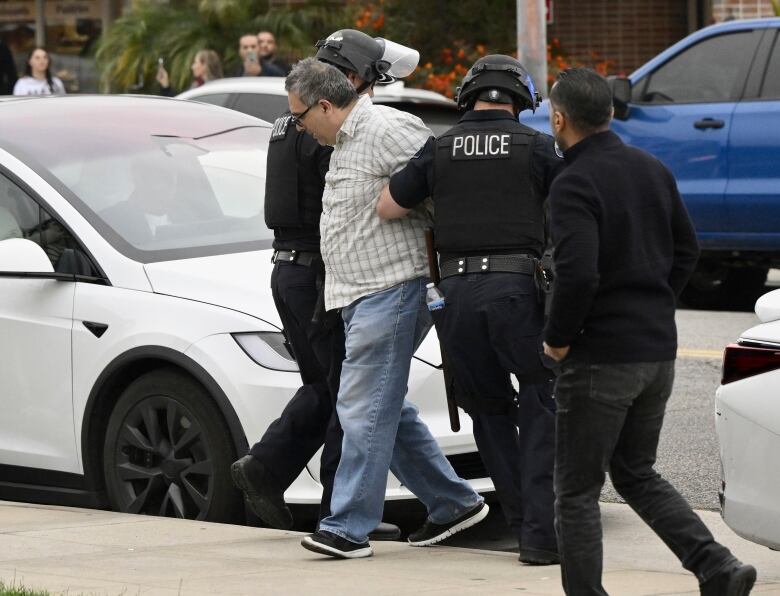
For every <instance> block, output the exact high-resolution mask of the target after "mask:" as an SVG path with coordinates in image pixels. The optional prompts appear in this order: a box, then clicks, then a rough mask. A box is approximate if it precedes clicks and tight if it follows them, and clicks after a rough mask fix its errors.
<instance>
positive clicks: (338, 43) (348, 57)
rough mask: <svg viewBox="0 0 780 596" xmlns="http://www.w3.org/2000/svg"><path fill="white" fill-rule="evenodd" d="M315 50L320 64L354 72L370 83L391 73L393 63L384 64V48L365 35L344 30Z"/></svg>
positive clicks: (327, 39) (317, 44)
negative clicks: (389, 71)
mask: <svg viewBox="0 0 780 596" xmlns="http://www.w3.org/2000/svg"><path fill="white" fill-rule="evenodd" d="M316 47H317V54H316V58H317V60H320V61H322V62H327V63H328V64H332V65H333V66H336V67H337V68H341V69H345V70H351V71H353V72H355V73H357V75H358V76H359V77H360V78H361V79H363V80H364V81H366V82H367V83H373V82H375V81H377V80H378V79H381V78H382V77H383V76H384V75H385V73H387V71H388V70H390V66H391V65H390V63H389V62H387V61H385V60H382V54H383V53H384V49H383V47H382V45H381V44H380V43H379V42H377V41H376V40H375V39H373V38H372V37H370V36H369V35H366V34H365V33H363V32H362V31H356V30H355V29H341V30H339V31H336V32H335V33H333V34H331V35H330V36H328V37H327V38H326V39H321V40H319V41H318V42H317V43H316Z"/></svg>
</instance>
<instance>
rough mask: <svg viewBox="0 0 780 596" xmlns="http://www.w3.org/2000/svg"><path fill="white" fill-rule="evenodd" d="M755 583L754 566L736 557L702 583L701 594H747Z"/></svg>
mask: <svg viewBox="0 0 780 596" xmlns="http://www.w3.org/2000/svg"><path fill="white" fill-rule="evenodd" d="M754 583H756V568H755V567H753V566H752V565H743V564H742V563H740V562H739V561H737V560H736V559H735V560H734V561H733V562H732V563H729V564H728V565H726V566H725V567H723V568H722V569H721V570H720V571H718V573H716V574H715V575H713V576H712V577H711V578H710V579H708V580H707V581H706V582H704V583H703V584H700V585H699V589H700V590H701V596H747V595H748V594H750V590H751V589H752V588H753V584H754Z"/></svg>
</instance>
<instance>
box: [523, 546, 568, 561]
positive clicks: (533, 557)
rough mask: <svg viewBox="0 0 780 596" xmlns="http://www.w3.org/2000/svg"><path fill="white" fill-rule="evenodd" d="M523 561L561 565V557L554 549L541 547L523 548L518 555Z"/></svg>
mask: <svg viewBox="0 0 780 596" xmlns="http://www.w3.org/2000/svg"><path fill="white" fill-rule="evenodd" d="M518 559H519V560H520V562H521V563H525V564H526V565H560V564H561V557H560V555H559V554H558V553H557V552H556V551H553V550H544V549H541V548H521V549H520V556H519V557H518Z"/></svg>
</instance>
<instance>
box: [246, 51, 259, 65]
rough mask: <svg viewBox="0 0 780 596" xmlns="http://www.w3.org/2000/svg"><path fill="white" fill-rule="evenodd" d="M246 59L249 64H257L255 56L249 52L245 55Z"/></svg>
mask: <svg viewBox="0 0 780 596" xmlns="http://www.w3.org/2000/svg"><path fill="white" fill-rule="evenodd" d="M246 59H247V60H249V61H250V62H257V54H256V53H255V52H253V51H251V50H250V51H249V52H247V53H246Z"/></svg>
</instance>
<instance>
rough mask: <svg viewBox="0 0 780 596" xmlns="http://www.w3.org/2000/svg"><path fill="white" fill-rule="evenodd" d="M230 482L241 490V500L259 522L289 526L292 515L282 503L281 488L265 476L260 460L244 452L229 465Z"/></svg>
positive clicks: (282, 493) (285, 528)
mask: <svg viewBox="0 0 780 596" xmlns="http://www.w3.org/2000/svg"><path fill="white" fill-rule="evenodd" d="M230 475H231V476H232V477H233V484H235V485H236V487H238V488H240V489H241V490H242V491H243V492H244V500H245V501H246V503H247V505H249V508H250V509H251V510H252V511H253V512H254V514H255V515H256V516H257V517H259V518H260V519H261V520H263V522H265V523H266V524H268V525H269V526H271V527H272V528H276V529H278V530H289V529H290V528H292V527H293V516H292V513H291V512H290V509H289V508H288V507H287V505H285V503H284V492H283V491H282V490H281V489H280V488H279V487H278V486H277V485H276V482H275V481H274V480H273V479H272V478H270V477H269V474H268V473H267V472H266V469H265V466H264V465H263V463H262V462H261V461H260V460H259V459H257V458H256V457H252V456H251V455H245V456H244V457H242V458H241V459H239V460H238V461H237V462H233V465H231V466H230Z"/></svg>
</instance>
